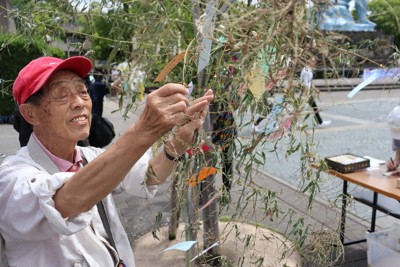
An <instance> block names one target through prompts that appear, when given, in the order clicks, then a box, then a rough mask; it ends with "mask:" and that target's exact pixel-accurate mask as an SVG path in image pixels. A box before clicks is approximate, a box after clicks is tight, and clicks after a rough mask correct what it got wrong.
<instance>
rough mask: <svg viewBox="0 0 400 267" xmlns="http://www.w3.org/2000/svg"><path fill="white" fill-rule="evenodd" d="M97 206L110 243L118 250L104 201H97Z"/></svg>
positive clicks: (83, 159)
mask: <svg viewBox="0 0 400 267" xmlns="http://www.w3.org/2000/svg"><path fill="white" fill-rule="evenodd" d="M87 163H88V161H87V159H86V158H85V157H82V165H83V166H85V165H86V164H87ZM96 206H97V210H98V211H99V214H100V218H101V222H102V223H103V227H104V229H105V230H106V233H107V235H108V241H109V242H110V245H111V246H112V247H113V248H114V249H115V251H117V252H118V250H117V247H116V246H115V241H114V237H113V235H112V232H111V227H110V223H109V222H108V218H107V214H106V210H105V209H104V205H103V201H100V202H99V203H97V204H96Z"/></svg>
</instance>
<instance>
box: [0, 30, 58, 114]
mask: <svg viewBox="0 0 400 267" xmlns="http://www.w3.org/2000/svg"><path fill="white" fill-rule="evenodd" d="M0 43H1V44H3V45H2V47H1V49H0V82H1V83H0V115H11V114H13V113H14V110H15V105H16V103H15V101H14V99H13V97H12V93H11V88H12V84H13V82H14V79H15V78H16V77H17V75H18V72H19V71H20V70H21V69H22V68H23V67H24V66H25V65H26V64H28V63H29V62H30V61H31V60H32V59H35V58H37V57H40V56H45V55H48V56H58V57H63V56H64V52H63V51H61V50H58V49H54V48H52V47H49V46H48V45H47V44H46V43H45V42H44V41H43V40H41V39H39V40H38V39H36V38H35V39H33V40H32V39H30V38H25V37H23V36H13V35H0Z"/></svg>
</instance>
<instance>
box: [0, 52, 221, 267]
mask: <svg viewBox="0 0 400 267" xmlns="http://www.w3.org/2000/svg"><path fill="white" fill-rule="evenodd" d="M91 68H92V64H91V61H90V60H88V59H87V58H85V57H72V58H68V59H66V60H61V59H58V58H53V57H41V58H38V59H36V60H33V61H32V62H30V63H29V64H28V65H27V66H26V67H25V68H23V69H22V70H21V71H20V73H19V75H18V77H17V79H16V80H15V82H14V86H13V95H14V97H15V99H16V101H17V102H18V104H19V108H20V111H21V114H22V116H23V117H24V119H25V120H26V121H27V122H29V123H30V124H31V125H32V126H33V134H32V135H31V137H30V140H29V142H28V145H27V146H26V147H23V148H21V149H20V150H19V151H18V152H17V154H16V155H15V156H10V157H7V158H5V159H4V161H3V163H2V164H1V166H0V214H1V218H0V233H1V235H2V236H3V238H4V240H3V245H4V244H5V246H4V247H5V249H4V248H3V251H2V252H5V255H3V260H4V257H5V260H6V261H8V264H9V265H10V266H63V267H64V266H107V267H109V266H129V267H132V266H135V263H134V258H133V254H132V250H131V247H130V245H129V242H128V238H127V235H126V233H125V231H124V229H123V227H122V225H121V222H120V220H119V218H118V215H117V211H116V208H115V206H114V204H113V200H112V196H111V194H110V193H112V192H113V191H116V190H120V189H124V190H126V191H127V192H128V193H130V194H132V195H138V196H142V197H151V196H153V195H154V194H155V191H156V187H157V185H158V184H161V183H163V182H164V181H165V180H166V178H167V177H168V176H169V175H170V174H171V172H172V170H173V168H174V166H175V164H176V161H175V160H174V159H176V158H178V157H179V156H180V155H182V154H183V153H184V152H185V150H186V149H187V147H188V146H190V145H191V144H192V140H193V139H194V138H193V134H194V132H196V131H195V129H200V128H201V127H202V125H203V121H204V117H205V115H206V113H207V110H208V105H209V103H210V101H211V100H212V99H213V95H212V91H211V90H208V91H207V92H206V93H205V95H204V96H203V97H200V98H199V99H197V100H195V101H194V102H193V103H192V105H190V106H189V102H188V99H187V97H186V95H187V94H188V90H187V89H186V88H185V87H184V86H183V85H179V84H167V85H164V86H163V87H161V88H160V89H158V90H156V91H154V92H153V93H151V94H150V95H148V98H147V101H146V105H145V107H144V110H143V112H142V113H141V115H140V116H139V118H138V120H137V121H136V123H135V124H133V125H132V126H131V127H130V128H129V129H128V130H127V131H126V133H125V134H124V135H122V136H121V138H120V139H119V140H118V141H116V142H115V144H113V145H112V146H110V147H109V148H108V149H107V150H106V151H104V150H102V149H99V148H94V147H78V146H77V142H78V140H82V139H84V138H86V137H87V136H88V135H89V129H90V122H91V109H92V102H91V100H90V97H89V94H88V91H87V88H86V86H85V84H84V82H83V80H82V78H83V77H85V76H86V75H87V73H88V72H89V71H90V69H91ZM172 128H174V129H173V132H174V134H173V135H172V137H171V138H169V140H167V142H166V143H165V144H164V148H163V151H162V152H160V153H158V154H156V155H154V156H153V157H150V156H149V155H148V154H147V153H146V151H147V150H148V149H149V148H150V146H151V145H152V144H153V143H154V142H155V141H157V140H159V139H160V138H161V137H162V136H163V135H164V134H166V133H167V132H168V131H170V130H171V129H172ZM98 203H101V205H96V204H98ZM104 215H105V218H104ZM102 217H103V218H102Z"/></svg>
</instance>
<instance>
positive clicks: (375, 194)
mask: <svg viewBox="0 0 400 267" xmlns="http://www.w3.org/2000/svg"><path fill="white" fill-rule="evenodd" d="M377 205H378V193H376V192H374V198H373V201H372V218H371V229H370V231H371V233H373V232H375V222H376V207H377Z"/></svg>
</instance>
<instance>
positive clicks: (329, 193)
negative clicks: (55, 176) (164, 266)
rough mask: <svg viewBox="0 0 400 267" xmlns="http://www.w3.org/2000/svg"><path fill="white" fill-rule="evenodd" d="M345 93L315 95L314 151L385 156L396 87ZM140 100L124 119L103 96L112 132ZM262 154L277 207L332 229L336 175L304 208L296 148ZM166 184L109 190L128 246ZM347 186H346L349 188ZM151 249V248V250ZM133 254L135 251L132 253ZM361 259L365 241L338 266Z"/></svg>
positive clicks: (3, 129)
mask: <svg viewBox="0 0 400 267" xmlns="http://www.w3.org/2000/svg"><path fill="white" fill-rule="evenodd" d="M347 93H348V92H342V91H338V92H321V94H320V101H317V103H318V105H319V107H320V108H322V112H321V116H322V117H323V118H324V119H328V120H331V121H332V124H331V125H329V127H327V128H316V129H315V140H316V141H317V142H318V151H319V154H320V155H321V157H325V156H331V155H336V154H341V153H346V152H351V153H355V154H358V155H363V156H364V155H368V156H371V157H374V158H378V159H387V158H388V157H390V156H393V152H392V151H391V139H390V135H389V131H388V128H387V125H386V123H385V118H386V115H387V114H388V113H389V112H390V110H391V109H392V108H393V107H394V106H396V105H398V104H400V95H399V92H398V90H392V91H389V90H374V91H361V92H360V93H359V94H357V95H356V96H355V97H354V98H353V99H348V98H347V97H346V95H347ZM143 105H144V102H141V103H139V105H138V106H136V107H135V108H134V110H133V111H132V112H130V113H129V116H130V118H128V119H126V120H125V119H124V118H122V115H123V114H122V113H121V112H120V111H116V112H114V111H115V110H117V108H118V102H117V99H115V98H109V99H107V100H106V101H105V106H104V116H105V117H107V118H109V119H110V120H111V121H112V122H113V123H114V126H115V129H116V132H117V138H118V136H119V135H121V134H122V133H123V132H124V131H125V130H126V129H127V128H128V127H129V126H130V125H131V124H132V123H133V122H134V121H135V119H136V118H137V114H138V113H139V112H140V110H141V108H142V107H143ZM248 119H250V116H248ZM249 134H251V130H250V129H244V130H242V131H241V135H242V137H243V138H246V136H248V135H249ZM18 146H19V144H18V136H17V133H16V132H15V131H14V130H13V128H12V125H0V153H4V154H6V155H10V154H13V153H14V152H15V151H16V150H17V149H18ZM265 151H268V150H265ZM266 155H267V158H266V164H265V165H264V166H261V167H259V168H258V169H257V170H254V171H255V172H256V174H257V175H256V177H257V178H256V181H257V183H259V184H260V185H262V186H266V187H268V188H271V190H273V191H275V192H277V193H278V194H277V195H278V200H279V207H280V209H281V210H283V211H288V210H294V211H295V214H296V215H295V216H296V217H301V216H304V218H306V222H305V223H308V224H310V225H313V228H312V229H314V230H316V231H317V230H321V229H325V228H330V229H334V230H335V229H337V227H338V222H339V217H340V214H339V212H338V210H337V209H334V208H333V207H332V201H333V200H335V199H336V198H337V196H338V195H339V194H340V192H341V183H340V181H339V180H338V179H335V178H333V177H329V176H327V175H326V176H323V183H322V185H321V192H320V194H318V201H316V202H315V204H314V207H313V209H312V210H311V211H308V210H307V209H306V206H305V205H306V203H307V196H305V195H304V194H302V193H300V192H299V190H298V188H299V182H300V177H299V175H300V171H299V168H300V164H299V158H300V157H299V154H294V155H292V156H290V157H289V158H286V157H285V156H284V155H285V151H284V148H283V147H282V148H280V147H278V150H277V153H266ZM0 161H1V159H0ZM236 175H237V174H236ZM169 189H170V188H169V183H166V184H164V185H163V186H161V187H160V190H159V192H158V194H157V196H156V197H155V198H154V199H150V200H145V199H139V198H136V197H130V196H127V195H126V194H123V193H122V194H120V195H117V196H115V202H116V204H117V207H118V209H119V213H120V215H121V219H122V221H123V224H124V226H125V228H126V231H127V232H128V235H129V238H130V240H131V242H132V244H133V246H134V244H135V241H136V240H137V239H138V237H140V236H141V235H143V234H145V233H147V232H149V231H152V230H155V228H156V226H155V221H156V216H157V215H159V216H160V215H162V220H161V221H162V224H163V225H165V224H166V222H167V220H168V215H169V200H168V199H169V194H170V190H169ZM353 189H354V188H351V190H353ZM232 193H233V201H232V203H233V204H232V205H234V203H235V200H236V199H237V197H235V194H237V193H238V188H236V187H234V188H233V189H232ZM231 210H232V209H231ZM350 211H351V213H350V214H349V216H348V224H347V232H346V237H348V238H350V239H354V238H355V239H357V238H360V237H361V238H362V237H363V236H364V234H365V231H366V229H367V226H368V224H369V216H370V213H369V212H370V210H369V209H368V208H365V207H363V206H362V205H357V204H352V205H351V209H350ZM224 214H225V213H224ZM226 215H229V212H226ZM247 216H249V217H248V218H246V219H248V220H249V221H252V222H258V223H260V224H263V225H265V226H267V227H271V228H274V229H277V230H279V231H281V232H284V231H285V227H286V223H284V222H285V220H284V219H282V221H281V220H277V221H270V220H269V218H267V217H266V216H264V215H263V214H257V213H256V212H249V213H248V214H247ZM250 216H253V217H250ZM392 222H393V219H392V218H391V217H388V216H385V215H383V214H379V219H378V222H377V225H378V227H377V228H378V230H379V229H382V228H384V227H388V226H390V225H391V224H392ZM157 253H158V252H156V251H155V254H157ZM136 257H138V255H137V253H136ZM366 265H367V264H366V244H365V243H363V244H359V245H353V246H350V247H346V253H345V259H343V261H342V263H341V264H339V266H366ZM138 267H141V266H138Z"/></svg>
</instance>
